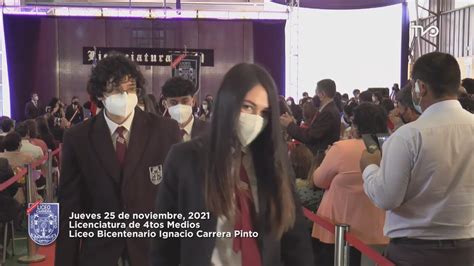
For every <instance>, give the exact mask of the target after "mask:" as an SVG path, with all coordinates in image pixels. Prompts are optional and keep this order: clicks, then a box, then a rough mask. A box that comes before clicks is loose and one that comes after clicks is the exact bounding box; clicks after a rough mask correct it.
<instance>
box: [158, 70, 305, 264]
mask: <svg viewBox="0 0 474 266" xmlns="http://www.w3.org/2000/svg"><path fill="white" fill-rule="evenodd" d="M279 116H280V112H279V107H278V95H277V93H276V88H275V83H274V81H273V79H272V78H271V76H270V75H269V74H268V72H267V71H265V70H264V69H262V68H261V67H259V66H257V65H254V64H239V65H236V66H234V67H233V68H232V69H231V70H230V71H229V72H228V73H227V74H226V75H225V77H224V79H223V81H222V84H221V86H220V89H219V91H218V94H217V97H216V101H215V102H214V112H213V116H212V124H211V130H210V134H209V135H208V136H205V137H202V138H198V139H195V140H193V141H190V142H187V143H183V144H179V145H175V146H174V148H172V150H171V151H170V153H169V154H168V157H167V159H166V162H165V166H164V177H163V181H162V183H161V184H160V189H159V191H158V196H157V211H158V212H159V213H178V214H182V215H183V219H181V220H180V219H178V220H179V221H180V222H182V221H183V220H186V221H188V220H189V218H190V213H191V214H194V213H200V217H198V218H199V219H198V220H189V221H190V222H192V223H194V224H196V223H198V224H199V228H186V231H187V232H188V235H186V237H184V238H181V237H179V234H180V233H183V231H184V229H176V228H170V227H168V228H164V229H161V231H162V232H163V231H167V232H170V233H171V234H173V235H175V234H176V235H175V236H178V237H172V238H167V239H163V237H160V236H158V237H157V238H155V239H154V247H153V253H152V262H153V265H183V266H186V265H193V266H200V265H202V266H208V265H238V266H240V265H242V266H260V265H271V266H277V265H299V266H301V265H313V264H314V263H313V257H312V250H311V246H310V238H309V235H308V233H307V229H306V227H305V222H304V217H303V214H302V210H301V207H300V205H299V203H298V201H297V200H296V199H295V194H294V188H293V184H292V178H290V170H289V162H288V157H287V152H286V145H285V143H284V141H283V138H282V135H281V128H280V122H279ZM207 214H208V215H207ZM165 225H166V222H165ZM203 232H207V233H203ZM242 232H243V233H244V234H242ZM189 233H191V234H189ZM245 233H247V234H245ZM245 236H247V237H245Z"/></svg>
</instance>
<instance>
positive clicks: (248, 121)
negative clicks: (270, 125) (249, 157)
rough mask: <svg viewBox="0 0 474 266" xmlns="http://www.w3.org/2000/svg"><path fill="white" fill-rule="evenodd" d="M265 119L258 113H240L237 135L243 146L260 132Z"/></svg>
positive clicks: (265, 122)
mask: <svg viewBox="0 0 474 266" xmlns="http://www.w3.org/2000/svg"><path fill="white" fill-rule="evenodd" d="M266 125H267V120H266V119H264V118H263V117H261V116H259V115H253V114H247V113H240V117H239V123H238V125H237V137H238V138H239V141H240V143H241V144H242V146H243V147H247V146H248V145H249V144H250V143H252V141H254V140H255V138H256V137H257V136H258V135H259V134H260V132H262V130H263V128H264V127H265V126H266Z"/></svg>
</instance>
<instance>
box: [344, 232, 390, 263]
mask: <svg viewBox="0 0 474 266" xmlns="http://www.w3.org/2000/svg"><path fill="white" fill-rule="evenodd" d="M345 238H346V241H347V242H349V244H351V245H352V246H353V247H355V248H356V249H358V250H359V251H360V252H361V253H363V254H364V255H366V256H367V257H369V258H370V259H371V260H373V261H375V262H376V263H377V264H378V265H379V266H395V264H394V263H393V262H391V261H389V260H388V259H386V258H385V257H383V256H381V255H380V254H379V253H378V252H377V251H375V250H373V249H372V248H370V247H368V246H367V245H365V244H364V243H363V242H362V241H360V240H359V239H358V238H357V237H355V236H354V235H353V234H351V233H350V232H347V233H346V237H345Z"/></svg>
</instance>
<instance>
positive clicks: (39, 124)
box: [35, 117, 58, 151]
mask: <svg viewBox="0 0 474 266" xmlns="http://www.w3.org/2000/svg"><path fill="white" fill-rule="evenodd" d="M35 121H36V128H37V130H38V131H37V132H38V134H37V136H38V139H41V140H42V141H44V143H46V146H47V147H48V149H50V150H52V151H54V150H55V149H56V148H57V146H58V145H57V144H56V142H55V140H54V136H53V134H51V131H50V130H49V126H48V122H47V121H46V119H45V118H44V117H38V118H36V120H35Z"/></svg>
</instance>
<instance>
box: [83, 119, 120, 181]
mask: <svg viewBox="0 0 474 266" xmlns="http://www.w3.org/2000/svg"><path fill="white" fill-rule="evenodd" d="M104 115H105V114H104V111H102V112H100V113H99V114H98V115H96V116H95V117H94V118H93V119H94V121H93V122H92V126H91V129H90V131H89V139H90V141H91V143H92V149H93V150H94V152H95V153H96V154H97V156H98V158H99V161H100V164H101V165H102V166H103V167H104V169H105V171H106V172H107V174H109V175H110V176H111V177H112V179H113V180H114V181H115V182H117V183H120V167H119V162H118V160H117V156H116V154H115V149H114V146H113V143H112V137H111V134H110V130H109V127H108V126H107V123H106V122H105V118H104Z"/></svg>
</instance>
